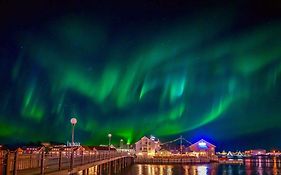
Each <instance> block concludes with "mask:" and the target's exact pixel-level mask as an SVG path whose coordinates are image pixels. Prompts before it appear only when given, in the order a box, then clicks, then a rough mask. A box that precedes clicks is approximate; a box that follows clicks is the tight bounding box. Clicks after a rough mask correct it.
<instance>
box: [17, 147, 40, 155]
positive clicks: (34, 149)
mask: <svg viewBox="0 0 281 175" xmlns="http://www.w3.org/2000/svg"><path fill="white" fill-rule="evenodd" d="M44 148H45V147H43V146H24V147H22V148H21V149H22V152H23V153H24V154H38V153H40V152H42V151H43V150H44Z"/></svg>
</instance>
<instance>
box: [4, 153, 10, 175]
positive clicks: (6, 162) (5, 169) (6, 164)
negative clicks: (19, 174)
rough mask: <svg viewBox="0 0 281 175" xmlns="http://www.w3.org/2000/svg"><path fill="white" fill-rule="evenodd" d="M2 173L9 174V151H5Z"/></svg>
mask: <svg viewBox="0 0 281 175" xmlns="http://www.w3.org/2000/svg"><path fill="white" fill-rule="evenodd" d="M3 163H4V168H3V169H4V175H10V172H11V171H10V166H11V154H10V151H7V153H6V154H5V157H4V162H3Z"/></svg>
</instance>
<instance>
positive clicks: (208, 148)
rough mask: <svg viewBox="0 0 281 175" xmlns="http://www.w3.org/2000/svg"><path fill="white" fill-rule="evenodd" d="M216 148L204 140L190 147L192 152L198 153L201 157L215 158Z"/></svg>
mask: <svg viewBox="0 0 281 175" xmlns="http://www.w3.org/2000/svg"><path fill="white" fill-rule="evenodd" d="M215 148H216V146H215V145H213V144H211V143H209V142H207V141H205V140H204V139H201V140H199V141H198V142H196V143H194V144H192V145H190V146H189V150H190V151H191V152H197V153H198V154H199V156H214V155H215Z"/></svg>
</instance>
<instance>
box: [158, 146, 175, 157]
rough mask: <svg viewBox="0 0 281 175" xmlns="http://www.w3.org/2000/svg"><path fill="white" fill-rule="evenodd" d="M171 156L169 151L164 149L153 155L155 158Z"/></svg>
mask: <svg viewBox="0 0 281 175" xmlns="http://www.w3.org/2000/svg"><path fill="white" fill-rule="evenodd" d="M171 155H172V153H171V151H169V150H167V149H164V148H161V149H160V150H159V151H158V152H157V153H156V154H155V156H160V157H161V156H165V157H166V156H171Z"/></svg>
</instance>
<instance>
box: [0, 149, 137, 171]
mask: <svg viewBox="0 0 281 175" xmlns="http://www.w3.org/2000/svg"><path fill="white" fill-rule="evenodd" d="M1 162H2V166H1V167H2V174H4V175H39V174H48V175H55V174H56V175H59V174H61V175H63V174H78V173H79V174H83V175H87V174H89V171H94V173H93V172H91V174H104V173H106V174H108V173H109V174H111V173H117V172H120V171H121V170H122V169H124V168H126V167H127V166H129V165H131V164H132V163H133V157H132V156H130V155H129V154H128V153H118V152H111V153H91V152H88V153H82V154H79V155H75V154H74V153H72V154H68V155H63V154H62V153H59V154H58V155H48V154H46V153H44V152H43V153H38V154H17V153H16V152H13V153H7V154H6V155H5V156H4V157H3V158H2V161H1ZM0 164H1V163H0ZM0 169H1V168H0Z"/></svg>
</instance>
